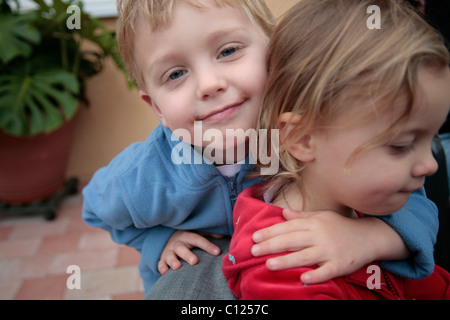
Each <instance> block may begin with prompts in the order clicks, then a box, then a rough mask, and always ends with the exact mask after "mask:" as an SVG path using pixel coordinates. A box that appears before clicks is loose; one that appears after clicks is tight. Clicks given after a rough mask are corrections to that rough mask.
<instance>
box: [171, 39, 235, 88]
mask: <svg viewBox="0 0 450 320" xmlns="http://www.w3.org/2000/svg"><path fill="white" fill-rule="evenodd" d="M237 50H238V48H237V47H228V48H226V49H224V50H222V51H221V52H220V54H219V57H218V58H226V57H229V56H232V55H233V54H235V53H236V51H237ZM186 73H187V71H186V70H176V71H174V72H172V73H171V74H170V75H169V76H168V77H167V80H169V81H174V80H177V79H179V78H181V77H182V76H184V75H185V74H186Z"/></svg>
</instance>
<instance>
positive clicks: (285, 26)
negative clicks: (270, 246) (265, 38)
mask: <svg viewBox="0 0 450 320" xmlns="http://www.w3.org/2000/svg"><path fill="white" fill-rule="evenodd" d="M371 5H376V6H378V7H379V8H380V18H381V25H380V27H381V29H370V28H369V27H368V24H367V21H368V19H369V18H370V17H371V14H370V13H367V11H368V8H369V6H371ZM448 64H449V54H448V51H447V49H446V47H445V45H444V42H443V39H442V37H441V36H440V35H439V34H438V33H437V32H436V31H435V30H434V29H433V28H432V27H430V26H429V25H428V24H427V23H426V22H425V21H424V20H423V19H422V17H420V16H419V15H418V14H417V13H416V12H415V10H414V9H413V8H412V7H410V6H409V5H408V4H406V3H405V2H403V1H395V0H301V1H300V2H299V3H298V4H297V5H296V6H295V7H294V8H292V9H291V10H290V11H289V12H288V13H287V14H286V15H285V16H284V17H283V19H282V21H281V22H280V23H279V25H278V26H277V27H276V28H275V30H274V33H273V35H272V40H271V42H270V43H269V49H268V69H269V78H268V82H267V89H266V94H265V97H264V101H263V106H262V109H261V112H260V116H259V119H258V121H257V129H268V130H269V131H270V130H274V129H279V125H280V123H279V117H280V115H281V114H283V113H285V112H292V113H294V114H299V115H301V121H300V123H299V124H298V126H297V127H296V128H295V129H294V130H292V131H291V132H293V134H292V135H290V136H289V137H288V138H287V140H285V141H282V142H281V143H280V149H279V159H280V166H279V171H278V173H277V174H275V175H273V176H270V177H267V179H268V184H267V187H266V188H265V189H264V190H267V189H268V188H273V190H280V189H281V188H282V187H283V186H284V185H287V184H289V183H292V182H295V181H300V180H298V179H299V178H300V173H301V170H302V169H303V167H304V164H303V163H300V162H299V161H298V160H297V159H295V158H294V157H292V156H291V155H290V154H289V152H288V151H287V149H288V148H289V146H290V145H292V144H293V143H295V142H296V141H298V140H299V138H300V137H302V136H304V135H305V134H307V133H308V132H310V131H311V130H312V129H318V128H326V127H327V126H328V125H329V124H330V121H331V120H332V119H333V118H335V117H337V115H339V114H343V113H344V112H347V113H348V112H349V111H348V109H345V107H346V105H348V103H346V102H352V101H355V100H357V101H363V102H364V106H366V105H369V106H374V105H375V104H377V102H378V104H377V106H378V105H383V107H382V108H377V109H376V110H374V108H373V107H372V108H369V109H371V110H367V109H366V110H361V112H365V114H366V116H369V114H372V115H373V114H374V113H370V112H371V111H372V112H373V111H375V112H393V114H397V115H398V114H399V112H400V113H402V115H401V116H400V117H399V119H398V120H397V121H396V123H395V124H394V125H392V126H391V128H390V129H389V130H388V131H387V132H385V133H384V134H382V135H381V136H379V137H377V139H376V141H370V142H368V143H367V144H365V145H364V146H363V148H368V147H371V146H374V145H376V144H377V143H380V142H381V141H383V140H384V141H386V139H389V137H392V136H393V135H394V134H395V132H396V130H397V129H398V126H400V125H402V123H404V122H405V121H406V120H407V119H408V116H409V115H410V113H411V112H412V106H413V104H414V92H415V90H416V82H417V74H418V70H419V69H420V68H421V67H422V66H424V65H426V66H430V67H431V66H433V67H436V68H442V67H447V66H448ZM399 94H406V96H407V98H408V102H407V105H406V106H405V109H404V110H400V111H398V109H397V111H396V113H394V110H392V109H394V108H392V107H393V106H394V104H393V103H392V102H393V101H394V100H395V99H396V97H398V96H399ZM380 101H382V102H383V103H381V104H380V103H379V102H380ZM350 104H351V103H350ZM352 112H353V113H354V112H355V111H354V110H353V111H352ZM357 112H358V113H359V110H357ZM269 136H271V135H269ZM267 144H268V145H267V147H268V148H269V150H278V149H277V145H276V144H275V143H272V142H271V141H270V140H269V141H267ZM271 147H272V148H271ZM261 166H262V165H261Z"/></svg>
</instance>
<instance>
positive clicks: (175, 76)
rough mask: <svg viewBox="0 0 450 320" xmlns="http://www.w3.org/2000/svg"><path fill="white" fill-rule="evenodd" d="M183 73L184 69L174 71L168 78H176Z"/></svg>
mask: <svg viewBox="0 0 450 320" xmlns="http://www.w3.org/2000/svg"><path fill="white" fill-rule="evenodd" d="M185 73H186V71H184V70H177V71H174V72H172V73H171V74H170V75H169V78H168V80H177V79H178V78H181V77H182V76H184V74H185Z"/></svg>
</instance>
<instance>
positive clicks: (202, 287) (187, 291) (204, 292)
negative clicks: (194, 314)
mask: <svg viewBox="0 0 450 320" xmlns="http://www.w3.org/2000/svg"><path fill="white" fill-rule="evenodd" d="M209 240H210V241H211V242H213V243H215V244H216V245H217V246H218V247H219V248H220V249H221V255H220V256H217V257H215V256H212V255H210V254H209V253H206V252H205V251H203V250H200V249H194V250H193V252H194V254H195V255H196V256H197V257H198V259H199V262H198V264H196V265H194V266H190V265H189V264H188V263H186V262H185V261H182V267H181V268H180V269H178V270H172V269H170V270H169V271H168V272H167V273H166V274H165V275H163V276H162V277H161V278H160V279H159V280H158V281H157V282H156V283H155V284H154V285H153V287H152V288H151V289H150V291H149V292H148V293H147V295H146V296H145V297H144V300H236V297H235V296H234V295H233V293H232V292H231V291H230V289H228V285H227V281H226V280H225V278H224V276H223V274H222V257H223V256H224V255H225V254H227V253H228V247H229V245H230V238H224V239H212V238H210V239H209Z"/></svg>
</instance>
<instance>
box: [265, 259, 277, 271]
mask: <svg viewBox="0 0 450 320" xmlns="http://www.w3.org/2000/svg"><path fill="white" fill-rule="evenodd" d="M277 266H278V261H277V260H276V259H269V260H267V267H268V268H270V269H273V268H276V267H277Z"/></svg>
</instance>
